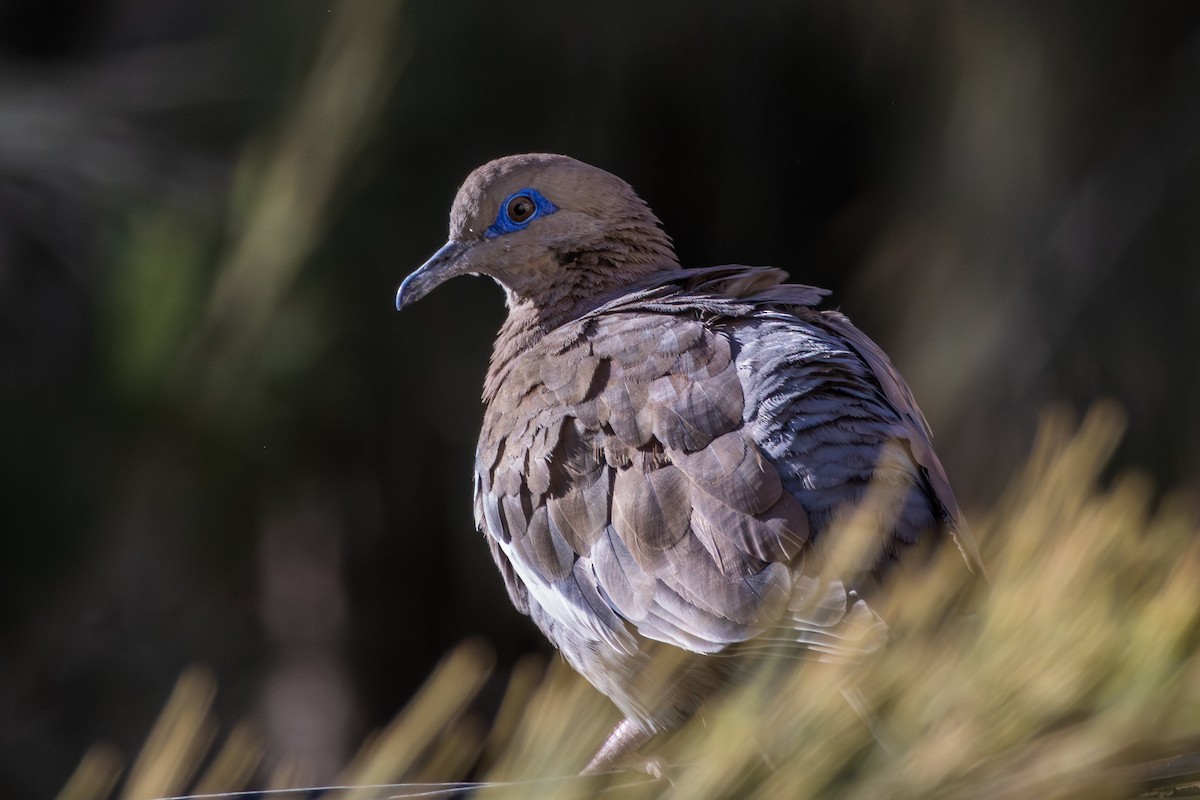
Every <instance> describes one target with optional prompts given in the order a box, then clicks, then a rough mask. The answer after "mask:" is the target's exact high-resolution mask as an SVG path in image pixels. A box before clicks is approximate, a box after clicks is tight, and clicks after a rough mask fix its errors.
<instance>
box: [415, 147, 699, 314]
mask: <svg viewBox="0 0 1200 800" xmlns="http://www.w3.org/2000/svg"><path fill="white" fill-rule="evenodd" d="M678 266H679V263H678V260H677V259H676V257H675V253H674V250H673V249H672V247H671V242H670V239H669V238H668V237H667V235H666V234H665V233H664V232H663V231H662V228H661V227H660V226H659V222H658V219H657V218H656V217H655V216H654V214H653V212H651V211H650V209H649V207H648V206H647V205H646V204H645V203H644V202H643V201H642V200H641V198H639V197H638V196H637V195H636V194H635V193H634V191H633V189H632V188H630V186H629V184H627V183H625V181H623V180H621V179H620V178H618V177H616V176H615V175H611V174H609V173H608V172H605V171H604V170H601V169H597V168H596V167H592V166H589V165H588V164H584V163H583V162H581V161H576V160H575V159H573V158H568V157H567V156H560V155H549V154H545V153H527V154H524V155H516V156H508V157H506V158H500V159H497V160H495V161H491V162H489V163H487V164H484V165H483V166H482V167H479V168H478V169H476V170H475V171H474V172H472V173H471V174H470V175H469V176H468V177H467V180H466V181H465V182H464V183H463V185H462V187H461V188H460V189H459V190H458V195H457V196H456V197H455V199H454V205H453V207H452V208H451V211H450V238H449V240H448V241H447V242H446V244H445V245H443V246H442V248H441V249H440V250H438V251H437V252H436V253H434V254H433V256H432V257H431V258H430V259H429V260H428V261H426V262H425V263H424V264H423V265H421V267H419V268H418V269H417V270H416V271H415V272H413V273H412V274H411V275H409V276H408V277H407V278H405V279H404V282H403V283H402V284H401V285H400V289H399V291H397V292H396V308H397V310H399V309H402V308H404V307H405V306H407V305H410V304H411V303H414V302H416V301H417V300H420V299H421V298H422V297H424V296H425V295H426V294H428V293H429V292H430V291H432V290H433V289H434V288H435V287H437V286H438V285H440V284H442V283H444V282H445V281H447V280H449V279H450V278H453V277H456V276H458V275H464V274H470V275H487V276H490V277H492V278H494V279H495V280H496V281H497V282H498V283H499V284H500V285H501V286H503V287H504V288H505V290H506V291H507V292H508V294H509V305H510V306H514V305H515V304H518V303H529V304H532V305H534V306H541V305H546V304H549V303H555V304H559V305H563V304H565V303H567V302H569V301H570V300H579V299H582V298H585V297H586V296H588V295H589V294H593V295H595V294H599V293H601V292H603V291H604V290H606V289H611V288H612V287H615V286H621V285H624V284H626V283H630V282H632V281H634V280H636V279H637V278H640V277H642V276H644V275H646V274H648V273H650V272H653V271H657V270H664V269H677V268H678Z"/></svg>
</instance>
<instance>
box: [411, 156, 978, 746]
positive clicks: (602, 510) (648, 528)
mask: <svg viewBox="0 0 1200 800" xmlns="http://www.w3.org/2000/svg"><path fill="white" fill-rule="evenodd" d="M523 187H529V188H523ZM533 187H536V188H533ZM522 192H524V193H526V194H527V195H528V197H529V198H532V199H530V200H529V204H528V205H527V206H526V207H525V209H526V210H528V209H534V208H536V213H537V214H540V215H543V216H544V218H534V219H531V220H530V219H527V218H522V219H519V220H514V219H506V218H504V216H503V215H504V214H506V213H508V212H506V210H505V209H506V207H507V206H502V205H501V202H500V201H501V199H504V200H505V202H506V203H507V202H508V201H509V200H511V199H512V198H513V197H520V196H521V194H522ZM535 200H536V202H534V201H535ZM484 231H493V232H494V231H502V233H492V234H489V235H486V236H485V235H484V233H483V232H484ZM464 272H472V273H481V274H485V275H490V276H492V277H493V278H495V279H496V280H497V281H498V282H499V283H500V284H501V285H502V286H503V287H504V289H505V292H506V295H507V298H508V305H509V315H508V319H507V320H506V322H505V324H504V327H503V328H502V329H501V332H500V335H499V336H498V337H497V340H496V344H495V349H494V351H493V356H492V362H491V366H490V368H489V371H488V375H487V378H486V381H485V383H484V391H483V400H484V403H485V412H484V419H483V427H482V430H481V433H480V438H479V445H478V449H477V451H476V459H475V482H474V493H475V504H474V507H475V520H476V524H477V526H478V527H479V529H480V530H481V531H482V532H483V534H484V535H485V538H486V539H487V541H488V544H489V546H490V548H491V552H492V555H493V557H494V559H495V561H496V564H497V566H498V567H499V569H500V572H501V575H502V576H503V577H504V581H505V584H506V585H507V588H508V592H509V595H510V597H511V598H512V601H513V604H514V605H515V606H516V607H517V608H518V609H519V610H520V611H522V612H524V613H526V614H528V615H529V616H530V617H531V618H532V619H533V621H534V622H535V623H536V624H537V625H538V626H539V627H540V628H541V629H542V631H543V632H544V633H545V634H546V636H547V637H548V638H549V639H550V641H551V642H552V643H553V644H554V645H555V646H556V647H558V648H559V649H560V650H561V651H562V653H563V655H564V656H565V657H566V659H567V660H568V661H569V662H570V663H571V664H572V666H574V667H575V668H576V669H577V670H579V672H581V673H582V674H583V675H584V676H585V677H587V678H588V680H590V681H591V682H592V683H593V684H594V685H595V686H596V687H597V688H598V689H599V690H600V691H602V692H604V693H605V694H607V695H608V696H609V697H610V698H612V700H613V701H614V702H615V703H616V704H617V706H618V707H619V708H620V709H621V710H622V712H623V713H624V714H625V715H626V718H627V721H629V722H630V724H631V725H632V727H629V728H626V727H620V728H618V730H617V731H615V732H614V734H613V736H612V737H611V738H610V741H609V742H608V743H607V744H606V745H605V748H603V749H602V751H601V753H600V754H598V755H597V758H596V759H595V760H593V763H592V765H591V767H592V768H599V767H600V766H602V765H604V764H606V763H608V761H611V760H612V759H613V758H614V757H615V755H617V754H618V751H620V750H622V749H626V748H628V747H629V746H630V745H631V743H633V744H636V739H637V736H633V737H632V738H631V734H630V731H634V732H640V733H638V736H641V735H645V734H648V733H650V732H654V731H659V730H663V729H665V728H669V727H672V726H673V725H676V724H678V723H679V722H680V721H681V720H682V719H684V718H686V716H687V715H688V714H690V713H691V712H692V711H693V710H694V709H695V708H696V706H697V705H698V703H699V702H701V701H702V700H703V699H704V697H706V696H707V695H708V694H709V693H710V692H711V691H712V690H713V689H715V688H716V687H718V686H720V685H721V684H722V683H723V682H724V681H726V680H728V679H729V677H730V676H731V675H732V674H733V673H734V671H735V670H736V669H737V666H736V665H737V664H740V663H742V662H743V660H744V659H742V658H741V657H742V656H747V655H750V654H752V653H754V652H757V651H759V650H762V649H764V648H767V649H770V648H774V647H776V646H778V645H779V644H780V643H787V645H788V646H791V647H799V648H804V649H807V650H809V651H811V652H813V653H816V654H819V655H821V656H822V657H830V658H854V657H859V656H861V655H862V654H863V653H865V652H868V651H869V650H870V649H872V648H873V647H876V646H878V645H879V643H880V642H881V641H882V638H883V635H884V631H885V630H886V628H885V626H884V624H883V622H882V621H881V620H879V618H878V617H876V616H875V615H874V612H873V611H871V609H870V608H869V606H868V605H867V602H866V600H865V599H864V594H865V591H866V589H867V588H869V586H870V585H871V584H872V583H873V581H874V580H875V579H876V578H877V577H878V576H879V575H880V574H882V572H883V570H884V568H885V567H886V566H887V564H888V563H889V562H890V561H891V560H893V559H894V558H896V557H897V556H898V555H899V554H900V553H901V552H902V551H903V550H904V549H905V548H906V547H908V546H911V545H914V544H916V543H918V542H921V541H924V540H928V539H931V538H937V537H940V536H941V535H942V534H943V533H946V532H948V533H949V534H950V535H952V536H954V537H955V539H956V541H957V543H958V546H959V548H960V550H961V551H962V553H963V555H964V557H965V559H966V560H967V563H968V565H969V566H970V567H971V568H972V569H975V570H977V571H980V572H981V571H982V566H981V564H980V561H979V555H978V552H977V550H976V548H975V546H974V544H973V542H972V540H971V538H970V534H969V533H968V531H967V528H966V526H965V523H964V522H963V519H962V516H961V514H960V512H959V510H958V505H957V502H956V500H955V498H954V494H953V492H952V490H951V488H950V483H949V480H948V479H947V477H946V473H945V470H944V469H943V468H942V465H941V463H940V462H939V461H938V458H937V456H936V455H935V453H934V451H933V446H932V442H931V433H930V430H929V426H928V424H927V423H926V421H925V419H924V417H923V416H922V414H921V411H920V410H919V408H918V407H917V404H916V402H915V400H914V399H913V396H912V393H911V392H910V391H909V389H908V386H907V385H906V384H905V382H904V380H903V379H902V378H901V377H900V375H899V373H898V372H897V371H896V369H895V367H894V366H893V365H892V364H891V362H890V361H889V360H888V358H887V356H886V355H884V353H883V352H882V350H880V348H879V347H878V346H877V345H876V344H875V343H874V342H872V341H871V340H870V339H869V338H867V336H865V335H864V334H863V333H862V332H861V331H859V330H858V329H857V328H855V327H854V326H853V325H852V324H851V323H850V321H849V320H847V319H846V317H844V316H843V315H841V314H839V313H837V312H836V311H828V310H825V311H822V310H818V309H817V305H818V304H819V303H820V302H821V300H822V299H823V298H824V297H825V296H826V295H827V294H828V292H827V291H826V290H824V289H818V288H815V287H811V286H803V285H795V284H788V283H785V282H784V281H785V279H786V274H785V273H784V272H783V271H781V270H778V269H772V268H755V267H746V266H739V265H730V266H719V267H709V268H705V269H680V268H679V265H678V262H677V261H676V259H675V256H674V252H673V250H672V249H671V246H670V242H669V240H668V239H667V238H666V236H665V234H664V233H663V232H662V231H661V229H660V228H659V226H658V222H657V219H655V218H654V216H653V214H652V213H651V212H650V211H649V209H648V208H647V207H646V206H645V204H644V203H642V201H641V200H640V199H639V198H637V196H636V195H635V194H633V192H632V190H631V189H629V187H628V185H627V184H625V183H624V182H623V181H620V179H618V178H615V177H614V176H612V175H609V174H608V173H605V172H602V171H600V170H597V169H595V168H593V167H589V166H587V165H585V164H581V163H580V162H577V161H574V160H572V159H568V158H566V157H563V156H549V155H539V154H531V155H526V156H515V157H511V158H509V159H500V160H498V161H496V162H492V163H490V164H488V165H485V166H484V167H482V168H480V169H479V170H477V171H476V173H474V174H472V176H471V177H470V178H468V180H467V183H466V184H464V186H463V188H462V189H461V190H460V192H459V196H458V198H457V199H456V200H455V205H454V209H453V210H452V213H451V240H450V242H449V243H448V244H447V245H446V247H444V248H443V249H442V250H440V251H439V252H438V254H437V255H436V256H435V257H434V258H433V259H431V260H430V262H428V263H427V264H426V265H425V266H423V267H422V268H421V269H420V270H418V271H417V272H416V273H414V274H413V275H411V276H410V277H409V278H408V279H406V280H405V282H404V285H403V286H402V287H401V289H400V292H399V293H398V295H397V305H398V307H401V306H403V305H405V304H406V303H407V302H409V301H410V299H418V298H419V297H420V296H422V295H423V294H425V293H426V292H428V291H429V290H430V289H431V288H432V287H433V286H435V285H437V283H440V282H441V281H443V280H446V279H447V278H448V277H452V276H453V275H456V274H462V273H464ZM880 488H882V491H877V489H880ZM860 508H862V509H865V510H866V512H868V514H869V517H870V519H872V520H873V521H874V524H875V525H876V527H877V528H878V532H879V536H880V538H879V547H878V551H877V552H876V553H874V555H873V556H872V558H871V560H870V561H869V563H867V564H865V565H863V566H862V568H861V569H859V568H856V569H854V570H851V571H850V572H848V573H847V574H838V575H832V576H830V575H826V574H824V572H823V569H822V568H823V564H824V553H825V552H826V550H827V546H828V545H829V544H830V543H829V542H827V541H826V538H827V537H829V536H830V535H831V531H834V530H836V529H837V528H836V526H837V523H838V522H839V521H840V520H842V519H843V518H845V517H847V516H848V515H850V514H851V513H852V512H854V511H855V510H856V509H860ZM654 642H660V643H664V644H666V645H671V646H673V647H675V648H679V649H681V650H683V651H686V652H690V653H692V654H695V655H694V657H693V659H692V660H690V661H687V662H686V663H685V664H684V665H683V666H681V667H680V668H679V670H678V673H677V676H676V678H677V679H676V680H674V681H672V682H670V683H669V684H668V685H667V686H666V688H665V689H664V686H663V684H662V683H661V682H653V683H648V682H647V681H645V680H643V679H642V676H643V675H644V674H645V673H646V668H647V665H648V664H650V663H651V661H652V660H653V653H654V652H655V651H654V649H653V647H652V643H654ZM727 656H730V657H727ZM733 656H737V657H738V658H732V657H733Z"/></svg>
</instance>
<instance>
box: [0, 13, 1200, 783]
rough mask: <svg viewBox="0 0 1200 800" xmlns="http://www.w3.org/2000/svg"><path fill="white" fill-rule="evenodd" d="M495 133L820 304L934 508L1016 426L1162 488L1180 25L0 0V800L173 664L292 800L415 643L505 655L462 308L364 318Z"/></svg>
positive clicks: (1179, 474)
mask: <svg viewBox="0 0 1200 800" xmlns="http://www.w3.org/2000/svg"><path fill="white" fill-rule="evenodd" d="M304 109H308V110H307V111H305V110H304ZM532 150H543V151H552V152H563V153H568V154H571V155H574V156H576V157H578V158H581V159H583V160H585V161H589V162H591V163H594V164H596V165H598V166H602V167H604V168H606V169H608V170H610V171H612V172H615V173H616V174H619V175H621V176H622V177H624V178H625V179H626V180H628V181H629V182H630V183H632V184H633V185H634V187H635V188H637V189H638V191H639V192H640V193H641V194H642V195H643V197H645V198H646V199H647V200H648V201H649V202H650V204H651V206H652V207H653V208H655V209H656V211H657V212H658V213H659V215H660V216H661V217H662V219H663V221H664V225H665V227H666V228H667V230H668V231H669V232H670V233H671V234H672V236H673V237H674V239H675V241H676V244H677V246H678V250H679V252H680V255H681V257H682V260H683V262H684V264H685V265H692V266H701V265H707V264H714V263H728V262H735V263H747V264H772V265H776V266H780V267H784V268H786V269H788V270H789V271H790V272H791V273H792V275H793V276H794V277H795V279H796V280H798V281H801V282H805V283H813V284H817V285H821V286H827V287H830V288H832V289H834V290H835V295H834V297H833V298H832V302H833V303H834V304H835V305H837V306H840V307H841V308H842V309H843V310H845V311H846V312H847V313H849V314H850V315H851V317H852V318H853V319H854V320H855V321H856V322H857V323H858V324H859V326H860V327H862V328H864V329H865V330H866V331H867V332H868V333H870V334H871V335H872V336H873V337H874V338H875V339H876V340H877V341H879V342H880V343H881V344H882V345H883V346H884V348H885V349H886V350H887V351H888V352H889V353H890V354H891V355H892V357H893V359H894V361H895V362H896V363H897V365H898V366H899V367H900V369H901V371H902V372H903V373H904V374H905V375H906V376H907V377H908V378H909V381H910V383H911V384H912V386H913V389H914V391H915V393H916V395H917V397H918V398H919V399H920V401H921V403H922V406H923V408H924V409H925V411H926V414H927V415H928V416H929V418H930V421H931V423H932V424H933V427H934V429H935V431H936V432H937V435H938V439H937V443H938V449H939V452H940V453H941V454H942V457H943V460H944V461H945V462H946V464H947V466H948V468H949V470H950V472H951V475H952V477H953V478H954V479H955V483H956V486H957V487H958V491H959V494H960V496H961V498H962V499H963V501H964V505H965V506H966V507H967V508H968V510H973V511H975V512H976V513H981V512H982V511H983V510H984V509H986V507H987V505H988V503H989V502H990V501H991V500H992V499H994V498H995V496H996V495H997V494H998V492H999V491H1001V490H1002V489H1003V487H1004V485H1005V483H1006V481H1007V480H1008V477H1009V475H1010V474H1011V472H1012V470H1013V469H1014V468H1015V466H1016V465H1018V464H1019V463H1020V461H1021V459H1022V457H1023V455H1024V454H1025V453H1026V452H1027V451H1028V447H1029V444H1030V440H1031V436H1032V433H1033V430H1034V428H1035V425H1036V421H1037V416H1038V414H1039V412H1040V411H1041V410H1042V409H1043V408H1044V407H1045V406H1046V405H1047V404H1049V403H1065V404H1067V405H1069V406H1071V407H1073V408H1075V409H1077V410H1083V409H1084V408H1086V407H1087V406H1088V405H1089V404H1090V403H1091V402H1092V401H1093V400H1095V399H1096V398H1101V397H1111V398H1116V399H1117V400H1118V401H1119V402H1120V403H1121V404H1122V405H1123V407H1124V408H1125V410H1126V412H1127V413H1128V416H1129V429H1128V434H1127V438H1126V443H1125V445H1124V446H1123V448H1122V450H1121V451H1120V453H1119V454H1118V458H1117V461H1118V466H1119V467H1129V466H1132V467H1136V468H1138V469H1140V470H1144V471H1147V472H1149V473H1150V474H1151V475H1152V476H1153V477H1154V478H1155V479H1156V480H1157V482H1158V483H1159V485H1161V486H1164V487H1169V486H1177V485H1182V486H1184V487H1185V488H1187V489H1189V490H1194V489H1195V487H1196V486H1197V485H1198V483H1200V369H1198V367H1200V355H1198V354H1197V345H1198V344H1200V159H1198V157H1197V156H1198V151H1200V4H1194V3H1186V2H1180V3H1173V4H1172V3H1129V4H1110V3H1091V2H1079V3H1053V4H1043V3H1033V2H1030V3H971V4H967V3H963V4H941V3H937V4H934V3H914V4H903V5H902V4H897V3H894V2H891V0H878V2H852V3H851V2H847V3H820V4H818V3H797V2H757V3H744V4H734V3H707V2H700V3H696V2H667V3H645V2H616V3H607V4H603V5H597V7H588V6H583V5H578V6H576V5H572V4H567V3H554V2H527V3H486V2H471V3H459V4H451V3H443V2H433V0H412V1H411V2H408V3H405V4H404V5H403V7H402V8H397V7H396V6H393V5H391V4H388V3H384V2H375V3H372V2H366V1H365V0H358V1H356V0H346V2H345V3H344V4H342V5H331V4H329V3H326V4H316V3H312V2H306V1H304V0H287V2H282V1H280V2H254V3H241V2H232V1H229V2H211V3H203V4H202V3H189V2H181V1H179V0H171V1H169V2H161V1H160V0H156V1H155V2H149V0H103V1H100V0H59V1H58V2H53V1H51V0H17V1H16V2H14V1H13V0H8V2H5V3H4V4H3V5H0V455H2V458H0V470H2V473H0V529H2V530H3V542H4V550H3V556H0V632H2V640H0V795H3V796H5V797H24V796H46V795H49V794H50V793H52V792H54V791H55V790H56V789H57V788H58V787H59V786H61V784H62V782H63V781H64V780H65V778H66V776H67V775H68V774H69V773H70V771H71V770H72V769H73V768H74V765H75V764H76V762H77V761H78V759H79V758H80V756H81V754H82V753H83V752H84V750H85V749H86V748H87V747H88V746H89V745H90V744H92V743H93V742H95V741H98V740H108V741H112V742H114V743H116V744H117V745H118V747H120V748H121V750H122V751H124V752H125V753H133V752H135V751H136V749H137V748H138V746H139V745H140V742H141V740H142V738H143V737H144V736H145V734H146V732H147V731H148V730H149V727H150V725H151V723H152V721H153V719H154V717H155V715H156V714H157V712H158V710H159V708H160V706H161V704H162V702H163V700H164V698H165V697H166V695H167V694H168V692H169V691H170V688H171V685H172V684H173V682H174V680H175V679H176V677H177V676H178V675H179V673H180V671H181V670H182V669H184V668H185V667H186V666H188V665H190V664H194V663H202V664H207V665H209V666H210V667H211V668H212V669H213V670H214V672H215V675H216V677H217V680H218V682H219V684H220V686H221V695H220V701H219V709H220V710H221V713H222V718H223V719H224V720H227V721H230V722H232V721H234V720H237V719H240V718H243V717H247V716H248V717H251V718H253V719H255V720H256V721H257V722H258V724H259V725H260V726H261V728H262V730H263V731H264V734H265V735H266V737H267V742H268V748H269V752H270V753H271V754H272V758H274V759H278V758H280V757H282V756H283V755H291V756H295V757H298V758H299V759H300V760H301V761H302V762H303V763H305V764H307V765H308V768H309V769H310V771H311V773H312V778H313V780H322V779H328V778H331V777H332V776H333V774H334V771H335V769H336V767H337V766H338V764H340V763H341V762H342V760H343V759H344V758H345V757H346V756H347V755H348V754H349V753H350V752H351V751H352V750H353V749H354V747H355V746H356V744H357V743H358V742H359V741H360V740H361V738H362V736H363V735H364V733H365V731H366V730H368V729H369V728H370V727H372V726H375V725H378V724H380V723H381V722H383V721H384V720H386V719H387V718H388V717H390V716H391V715H392V714H393V713H394V712H395V711H396V709H397V708H399V707H400V705H402V704H403V702H404V701H405V699H406V698H407V697H408V696H409V695H410V694H411V692H412V691H413V690H414V689H415V688H416V686H417V685H418V684H419V682H420V681H421V679H422V678H423V677H424V676H425V675H426V674H427V673H428V671H429V669H430V668H431V666H432V665H433V663H434V662H435V661H436V660H437V658H438V657H439V656H440V655H441V654H442V653H444V652H445V650H446V649H447V648H448V647H450V646H452V645H453V644H454V643H456V642H458V641H459V640H461V639H463V638H464V637H467V636H471V635H477V636H483V637H485V638H486V639H487V641H489V642H490V643H491V644H492V645H493V646H494V647H495V648H496V649H497V650H498V652H499V655H500V663H501V665H504V664H508V663H511V660H512V659H513V658H515V657H516V656H518V655H520V654H522V653H524V652H528V651H530V650H535V649H538V648H541V647H543V646H544V645H543V644H542V642H541V641H540V639H539V637H538V636H537V634H536V631H535V630H534V629H533V627H532V625H531V624H529V623H528V622H527V621H526V620H524V619H523V618H521V617H519V616H518V615H517V614H516V613H515V612H513V611H512V610H511V608H510V606H509V604H508V601H507V598H506V596H505V595H504V591H503V587H502V583H501V580H500V578H499V577H498V576H497V575H496V574H495V572H494V568H493V567H492V565H491V562H490V558H489V556H488V554H487V549H486V547H485V546H484V545H483V543H482V542H481V541H479V537H478V535H477V534H476V533H475V532H474V530H473V524H472V521H471V505H470V470H471V463H472V451H473V447H474V437H475V434H476V431H477V429H478V423H479V417H480V406H479V402H478V396H479V388H480V385H481V381H482V376H483V371H484V368H485V364H486V359H487V355H488V350H489V346H490V342H491V338H492V335H493V333H494V332H495V329H496V327H497V326H498V324H499V322H500V320H501V318H502V315H503V307H502V300H501V295H500V293H499V291H498V290H497V289H496V288H495V287H494V286H492V285H490V284H489V283H488V282H486V281H483V280H465V279H464V280H461V281H457V282H453V283H451V284H449V285H447V286H445V287H443V288H441V289H439V290H438V291H437V292H436V293H435V294H433V295H432V296H431V297H429V298H427V299H426V300H424V301H422V302H421V303H420V304H418V305H417V306H416V307H414V308H413V309H412V310H410V311H406V312H405V313H404V314H403V315H397V314H396V312H395V310H394V308H393V306H392V303H393V295H394V291H395V288H396V286H397V284H398V283H399V281H400V280H401V279H402V278H403V277H404V275H405V274H407V272H408V271H410V270H411V269H413V268H415V267H416V266H417V265H419V264H420V263H421V262H422V261H423V260H424V258H425V257H426V256H427V255H429V254H430V253H432V252H433V251H434V250H435V249H436V248H437V247H438V246H440V245H441V243H442V242H443V241H444V239H445V230H446V215H447V213H448V210H449V205H450V202H451V200H452V199H453V196H454V192H455V189H456V188H457V186H458V184H459V183H460V182H461V180H462V178H463V177H465V175H466V174H467V173H468V172H469V171H470V170H471V169H472V168H473V167H475V166H476V165H478V164H479V163H482V162H483V161H485V160H488V159H490V158H493V157H496V156H500V155H505V154H508V153H513V152H521V151H532Z"/></svg>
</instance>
